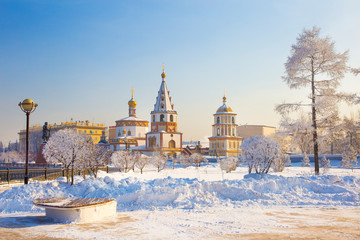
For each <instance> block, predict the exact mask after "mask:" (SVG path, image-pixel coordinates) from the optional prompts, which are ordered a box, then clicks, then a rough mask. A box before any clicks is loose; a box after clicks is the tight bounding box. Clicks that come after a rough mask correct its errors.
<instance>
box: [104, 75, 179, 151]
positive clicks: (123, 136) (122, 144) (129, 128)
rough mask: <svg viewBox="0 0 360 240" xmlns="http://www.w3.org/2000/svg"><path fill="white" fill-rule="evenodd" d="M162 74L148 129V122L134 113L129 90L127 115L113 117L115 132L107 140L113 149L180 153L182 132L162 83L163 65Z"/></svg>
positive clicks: (163, 82)
mask: <svg viewBox="0 0 360 240" xmlns="http://www.w3.org/2000/svg"><path fill="white" fill-rule="evenodd" d="M161 78H162V82H161V85H160V89H159V91H158V95H157V97H156V102H155V105H154V110H153V111H152V112H151V127H150V131H149V130H148V124H149V122H148V121H146V120H142V119H140V118H137V117H136V105H137V102H136V101H135V100H134V92H133V90H132V97H131V99H130V101H129V102H128V105H129V116H128V117H125V118H122V119H120V120H117V121H116V133H115V134H116V136H115V137H113V138H110V140H109V143H110V149H111V150H112V151H117V150H124V149H131V150H132V151H138V152H141V153H143V154H146V155H152V153H153V152H154V151H160V152H162V153H163V154H166V155H167V156H169V157H176V156H177V155H178V154H180V153H181V151H182V133H180V132H178V129H177V127H178V126H177V112H176V111H175V109H174V104H173V103H172V101H171V97H170V92H169V90H168V88H167V86H166V83H165V78H166V74H165V69H164V68H163V72H162V74H161Z"/></svg>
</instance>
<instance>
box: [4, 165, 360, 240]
mask: <svg viewBox="0 0 360 240" xmlns="http://www.w3.org/2000/svg"><path fill="white" fill-rule="evenodd" d="M299 164H300V163H299ZM299 164H293V166H292V167H288V168H286V169H285V171H284V172H281V173H274V172H271V173H270V174H268V175H264V176H262V177H260V176H258V175H255V174H251V175H248V174H247V167H239V168H237V170H236V171H235V172H232V173H224V172H221V170H220V168H219V166H218V165H217V164H216V163H212V164H207V165H205V166H202V167H200V168H195V167H188V168H186V169H184V168H175V169H171V168H170V169H165V170H162V171H161V172H159V173H158V172H157V171H156V170H155V169H147V170H146V171H145V172H144V174H140V173H139V172H138V171H135V172H132V171H131V172H129V173H119V172H116V173H109V174H107V173H105V172H100V173H99V177H98V178H97V179H94V178H87V179H85V180H83V179H82V178H81V177H77V178H76V184H75V185H73V186H70V185H68V184H67V183H66V181H65V179H63V178H60V179H58V180H57V181H52V182H33V183H31V184H29V185H21V186H14V187H13V188H12V189H8V190H6V191H4V192H2V193H0V213H1V218H0V232H1V231H10V229H11V228H21V229H23V230H24V231H23V232H27V231H28V230H30V229H31V231H30V232H31V234H32V235H34V236H36V235H39V236H42V237H44V236H45V237H55V238H69V239H71V238H75V239H119V238H120V239H121V238H124V239H131V238H137V239H138V238H140V239H141V238H143V239H149V238H150V239H156V238H158V239H190V238H191V239H194V238H215V239H216V238H219V237H220V236H222V237H225V236H226V238H234V239H235V238H238V237H239V234H240V235H241V236H242V237H245V236H247V234H281V233H283V234H285V235H283V236H286V234H289V233H292V234H295V233H296V231H300V230H299V229H300V228H301V227H304V226H305V227H306V226H322V225H324V226H329V224H330V223H331V224H330V225H331V226H333V227H334V228H337V227H342V229H348V230H349V231H350V232H351V231H352V230H356V229H357V230H359V228H358V225H357V223H358V222H359V221H360V217H359V216H360V215H359V213H360V169H354V170H351V169H342V168H338V167H336V165H337V163H335V162H334V163H333V162H332V163H331V164H332V165H333V166H335V167H333V168H331V169H330V170H329V172H328V173H326V174H323V175H320V176H314V175H313V172H312V171H313V170H312V169H313V168H308V167H306V168H303V167H299V166H298V165H299ZM0 192H1V187H0ZM53 196H61V197H112V198H115V199H116V201H117V212H118V214H117V218H116V219H108V220H105V221H102V222H97V223H88V224H75V223H74V224H70V225H63V224H56V223H52V222H49V221H48V220H46V219H45V218H44V217H43V216H44V211H43V209H41V208H38V207H35V206H34V205H33V204H32V200H33V199H35V198H41V197H53ZM342 215H344V218H336V219H334V218H335V217H340V216H342ZM319 216H322V217H319ZM343 219H347V220H348V221H345V222H344V221H343ZM301 222H303V223H304V224H303V225H301V224H300V223H301ZM337 222H338V225H336V223H337ZM299 224H300V225H301V226H300V225H299ZM10 226H13V227H10ZM307 231H310V230H309V229H308V230H307ZM350 232H347V233H346V234H348V236H350V237H354V236H357V235H356V234H355V233H356V231H355V233H354V234H355V235H354V234H351V233H350ZM344 234H345V233H344ZM267 236H269V235H267ZM344 236H345V235H344ZM358 237H360V235H358ZM0 238H1V235H0ZM265 238H266V237H265ZM320 238H321V237H320ZM334 239H336V238H334Z"/></svg>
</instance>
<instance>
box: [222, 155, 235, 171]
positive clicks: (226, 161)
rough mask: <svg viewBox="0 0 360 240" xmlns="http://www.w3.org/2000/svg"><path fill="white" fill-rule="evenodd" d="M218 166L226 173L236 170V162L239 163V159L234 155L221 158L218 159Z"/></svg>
mask: <svg viewBox="0 0 360 240" xmlns="http://www.w3.org/2000/svg"><path fill="white" fill-rule="evenodd" d="M219 163H220V168H221V170H223V171H226V172H227V173H230V172H232V171H235V170H236V167H237V164H238V163H239V159H238V158H235V157H229V158H223V159H220V161H219Z"/></svg>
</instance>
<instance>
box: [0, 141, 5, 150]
mask: <svg viewBox="0 0 360 240" xmlns="http://www.w3.org/2000/svg"><path fill="white" fill-rule="evenodd" d="M3 151H4V144H3V142H2V141H0V153H2V152H3Z"/></svg>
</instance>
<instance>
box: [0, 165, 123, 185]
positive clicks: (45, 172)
mask: <svg viewBox="0 0 360 240" xmlns="http://www.w3.org/2000/svg"><path fill="white" fill-rule="evenodd" d="M98 170H101V171H105V172H107V173H109V172H120V169H119V168H114V167H108V166H102V167H99V168H98ZM84 172H85V173H86V175H88V174H89V173H90V171H89V170H87V169H86V170H85V171H75V174H76V175H81V176H82V175H83V174H84ZM69 174H70V171H69ZM65 176H66V170H65V169H63V168H47V167H45V168H33V169H31V168H30V169H29V178H30V179H32V180H37V181H44V180H54V179H57V178H59V177H65ZM24 178H25V169H11V168H7V169H6V170H0V183H1V182H8V183H10V181H15V180H19V181H22V180H24Z"/></svg>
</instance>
